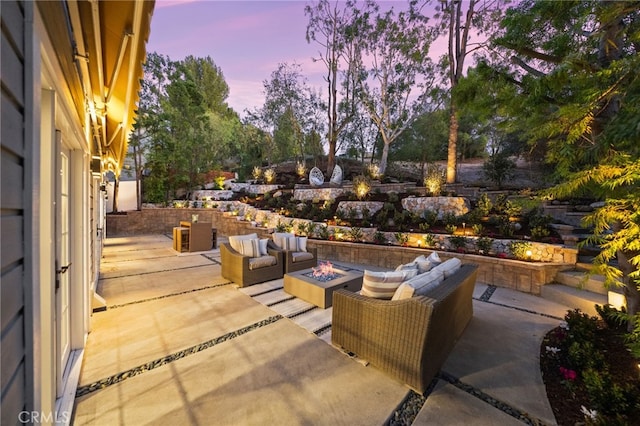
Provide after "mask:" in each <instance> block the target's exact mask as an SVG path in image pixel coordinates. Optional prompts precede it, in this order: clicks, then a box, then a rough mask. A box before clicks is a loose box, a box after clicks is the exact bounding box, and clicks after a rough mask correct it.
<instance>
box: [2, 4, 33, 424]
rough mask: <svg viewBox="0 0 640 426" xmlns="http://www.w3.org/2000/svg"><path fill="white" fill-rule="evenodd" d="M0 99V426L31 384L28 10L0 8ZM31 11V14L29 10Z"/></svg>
mask: <svg viewBox="0 0 640 426" xmlns="http://www.w3.org/2000/svg"><path fill="white" fill-rule="evenodd" d="M0 8H1V11H2V13H0V17H1V19H2V39H1V41H0V43H1V44H0V50H1V51H2V73H1V77H0V78H1V79H2V93H1V98H0V99H1V102H2V103H1V105H2V106H1V108H0V111H1V114H2V116H1V117H0V120H1V122H2V139H1V151H0V152H1V159H2V164H1V168H2V180H1V192H0V208H1V209H2V216H1V219H0V226H1V228H2V240H1V244H2V247H1V252H0V258H1V263H2V277H1V279H0V288H1V290H2V293H1V297H0V302H1V303H2V306H1V307H0V313H1V323H0V324H1V328H2V330H1V334H0V336H2V340H1V341H0V347H1V348H2V369H1V370H0V371H1V373H0V376H1V386H2V394H1V395H2V409H1V411H2V414H1V415H2V417H1V418H0V423H1V424H16V423H17V416H18V414H19V413H20V412H21V411H24V410H26V409H27V408H28V407H30V406H32V404H33V401H31V400H30V399H31V398H29V389H30V387H31V386H30V385H29V383H28V382H29V381H30V380H32V377H31V374H30V370H33V354H29V353H28V349H27V345H28V343H29V342H27V341H25V337H26V336H28V335H29V334H30V332H29V328H30V327H31V325H32V324H30V322H29V319H28V315H29V311H30V310H31V309H33V306H29V303H30V300H28V298H30V297H31V289H30V288H27V286H26V284H27V283H26V282H25V277H26V276H29V275H30V271H28V268H29V267H30V264H29V262H28V259H27V256H28V253H29V250H30V249H31V248H32V245H31V242H30V241H29V236H28V235H27V234H26V232H25V231H26V229H28V228H29V225H28V223H27V222H29V221H30V220H31V215H30V212H29V205H28V199H27V194H28V192H29V188H28V187H27V185H28V181H29V173H31V171H32V170H30V168H29V167H30V164H29V160H28V153H29V148H30V147H29V144H28V142H27V134H26V131H27V127H28V123H27V120H28V117H27V116H26V111H27V109H28V107H29V106H30V105H29V99H27V96H28V94H27V91H26V85H27V83H28V71H27V69H26V65H25V60H26V59H27V57H28V55H29V47H28V46H27V40H26V39H25V38H26V34H25V33H26V31H27V30H26V29H25V27H24V24H25V21H26V20H25V15H26V14H28V13H29V10H25V8H29V5H28V4H26V5H25V4H19V3H17V2H2V3H1V4H0ZM31 10H32V8H31Z"/></svg>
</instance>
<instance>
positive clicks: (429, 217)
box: [422, 209, 438, 226]
mask: <svg viewBox="0 0 640 426" xmlns="http://www.w3.org/2000/svg"><path fill="white" fill-rule="evenodd" d="M422 218H423V219H424V222H425V223H426V224H427V225H428V226H432V225H433V224H434V223H436V221H437V220H438V213H437V212H434V211H433V210H429V209H426V210H425V211H423V212H422Z"/></svg>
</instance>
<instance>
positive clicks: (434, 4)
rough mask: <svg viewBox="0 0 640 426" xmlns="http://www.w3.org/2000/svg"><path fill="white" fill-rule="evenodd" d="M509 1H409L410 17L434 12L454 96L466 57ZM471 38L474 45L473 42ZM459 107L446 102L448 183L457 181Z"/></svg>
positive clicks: (479, 45) (443, 66)
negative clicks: (447, 114)
mask: <svg viewBox="0 0 640 426" xmlns="http://www.w3.org/2000/svg"><path fill="white" fill-rule="evenodd" d="M507 3H509V0H482V1H478V0H464V1H463V0H411V1H410V4H411V7H410V8H411V10H412V12H413V13H421V11H422V10H423V9H424V10H430V9H431V8H435V11H436V13H435V14H434V18H435V20H436V23H435V24H434V25H433V26H432V29H433V30H434V31H435V33H436V36H438V37H441V36H444V37H445V38H446V40H447V53H446V54H445V55H443V56H442V57H441V58H440V61H439V65H440V67H441V69H442V70H443V71H444V75H445V78H446V80H448V86H449V89H450V91H451V93H453V92H454V91H455V90H456V87H457V85H458V82H459V81H460V79H461V78H462V77H463V75H464V72H465V60H466V58H467V56H468V55H469V54H471V53H473V52H475V51H477V50H480V49H482V48H483V47H484V45H485V43H484V40H483V39H484V38H486V36H487V34H490V33H491V32H492V30H493V29H494V28H495V27H496V26H497V24H498V23H499V21H500V18H501V16H502V13H503V8H504V5H505V4H507ZM472 37H473V38H474V39H475V40H478V41H477V42H476V41H474V42H472V40H471V39H472ZM458 128H459V114H458V104H457V102H456V100H455V97H454V96H451V100H450V102H449V139H448V151H447V176H446V181H447V183H454V182H455V181H456V164H457V161H458V160H457V156H458V148H457V145H458V130H459V129H458Z"/></svg>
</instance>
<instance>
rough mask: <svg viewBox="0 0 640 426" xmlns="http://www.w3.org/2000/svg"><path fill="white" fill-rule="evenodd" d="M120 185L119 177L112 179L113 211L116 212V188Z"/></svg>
mask: <svg viewBox="0 0 640 426" xmlns="http://www.w3.org/2000/svg"><path fill="white" fill-rule="evenodd" d="M119 187H120V179H118V178H116V179H115V180H114V181H113V212H114V213H117V212H118V188H119Z"/></svg>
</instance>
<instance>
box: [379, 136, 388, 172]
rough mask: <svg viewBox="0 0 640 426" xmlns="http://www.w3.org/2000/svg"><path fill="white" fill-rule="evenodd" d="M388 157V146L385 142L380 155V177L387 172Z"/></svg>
mask: <svg viewBox="0 0 640 426" xmlns="http://www.w3.org/2000/svg"><path fill="white" fill-rule="evenodd" d="M388 156H389V144H388V143H387V142H386V141H385V142H384V144H383V145H382V155H381V156H380V166H379V167H380V175H384V174H385V173H386V172H387V157H388Z"/></svg>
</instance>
